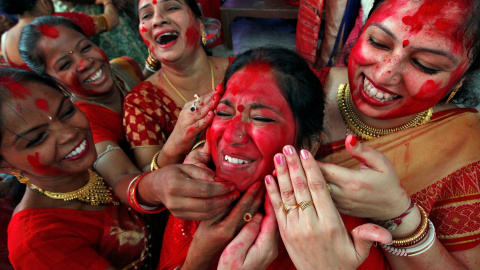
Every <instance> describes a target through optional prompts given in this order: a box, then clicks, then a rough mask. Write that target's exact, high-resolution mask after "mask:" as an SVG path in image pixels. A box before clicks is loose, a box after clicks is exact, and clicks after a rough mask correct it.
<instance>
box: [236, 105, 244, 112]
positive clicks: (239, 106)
mask: <svg viewBox="0 0 480 270" xmlns="http://www.w3.org/2000/svg"><path fill="white" fill-rule="evenodd" d="M243 110H245V107H244V106H243V105H241V104H240V105H238V106H237V111H239V112H243Z"/></svg>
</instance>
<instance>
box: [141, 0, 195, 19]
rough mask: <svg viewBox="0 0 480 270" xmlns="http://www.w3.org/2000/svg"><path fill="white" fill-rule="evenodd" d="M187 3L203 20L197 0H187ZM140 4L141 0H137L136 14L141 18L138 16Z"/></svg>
mask: <svg viewBox="0 0 480 270" xmlns="http://www.w3.org/2000/svg"><path fill="white" fill-rule="evenodd" d="M185 3H187V5H188V7H189V8H190V10H191V11H192V12H193V15H195V18H201V19H202V20H203V14H202V11H200V8H199V7H198V4H197V1H195V0H185ZM138 4H139V0H135V14H136V17H137V19H139V18H138Z"/></svg>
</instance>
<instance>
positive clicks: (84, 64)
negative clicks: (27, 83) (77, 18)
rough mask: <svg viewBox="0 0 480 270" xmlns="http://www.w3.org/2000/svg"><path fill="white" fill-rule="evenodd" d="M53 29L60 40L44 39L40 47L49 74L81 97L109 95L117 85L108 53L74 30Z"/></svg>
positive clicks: (53, 38)
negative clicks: (115, 84)
mask: <svg viewBox="0 0 480 270" xmlns="http://www.w3.org/2000/svg"><path fill="white" fill-rule="evenodd" d="M52 28H53V29H55V30H57V33H58V36H56V37H52V35H49V36H47V35H44V36H43V37H42V38H41V39H40V40H39V43H38V46H37V48H38V49H39V50H40V51H41V54H42V55H43V57H44V58H45V72H47V73H48V74H50V75H51V76H53V77H55V78H57V79H59V80H60V81H62V82H63V83H65V85H66V86H67V87H68V88H69V89H70V91H72V92H73V93H74V94H75V95H76V96H78V97H81V98H88V97H94V96H102V95H105V94H109V93H110V91H112V89H113V85H114V81H113V76H112V72H111V70H110V63H109V61H108V58H107V56H106V55H105V54H104V52H103V51H102V50H101V49H100V48H99V47H98V46H97V45H95V44H94V43H93V42H92V41H90V40H89V39H88V38H87V37H86V36H85V35H83V34H81V33H79V32H77V31H75V30H73V29H71V28H68V27H65V26H61V25H59V26H54V27H52Z"/></svg>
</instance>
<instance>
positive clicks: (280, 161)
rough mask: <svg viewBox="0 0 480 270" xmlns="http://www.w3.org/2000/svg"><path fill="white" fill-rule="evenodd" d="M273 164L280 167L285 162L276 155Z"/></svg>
mask: <svg viewBox="0 0 480 270" xmlns="http://www.w3.org/2000/svg"><path fill="white" fill-rule="evenodd" d="M275 162H276V163H277V164H278V165H282V164H283V163H284V162H285V160H284V159H283V156H282V155H281V154H277V155H276V156H275Z"/></svg>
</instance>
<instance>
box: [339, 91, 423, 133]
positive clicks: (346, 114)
mask: <svg viewBox="0 0 480 270" xmlns="http://www.w3.org/2000/svg"><path fill="white" fill-rule="evenodd" d="M352 103H353V102H352V96H351V93H350V86H349V85H348V84H340V86H339V87H338V109H339V110H340V114H341V115H342V118H343V121H344V122H345V124H346V125H347V128H348V129H350V130H351V131H352V132H353V133H355V135H357V136H360V137H362V138H363V139H365V140H370V139H373V138H378V137H380V136H383V135H387V134H390V133H393V132H397V131H400V130H405V129H408V128H411V127H416V126H420V125H423V124H425V123H427V122H428V121H430V118H431V117H432V113H433V107H432V108H430V109H428V110H426V111H423V112H421V113H418V114H417V115H416V116H415V117H414V118H413V119H412V120H410V121H408V122H407V123H405V124H403V125H401V126H398V127H394V128H374V127H371V126H368V125H367V124H365V123H364V122H363V121H362V120H360V119H359V118H358V116H357V115H356V114H355V111H354V110H353V104H352Z"/></svg>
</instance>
